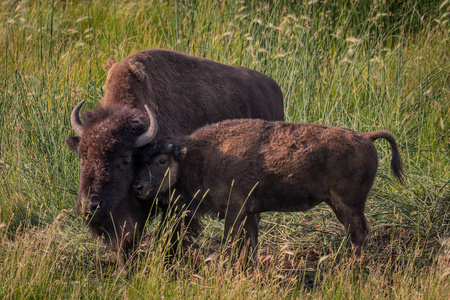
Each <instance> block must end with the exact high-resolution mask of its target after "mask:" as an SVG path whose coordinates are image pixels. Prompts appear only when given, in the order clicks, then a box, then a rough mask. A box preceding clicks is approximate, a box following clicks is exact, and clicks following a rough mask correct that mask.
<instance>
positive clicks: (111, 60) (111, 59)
mask: <svg viewBox="0 0 450 300" xmlns="http://www.w3.org/2000/svg"><path fill="white" fill-rule="evenodd" d="M115 63H116V60H115V59H114V56H110V57H109V59H108V61H107V62H106V63H105V64H104V65H103V66H102V68H103V70H105V71H107V70H109V69H111V67H112V65H113V64H115Z"/></svg>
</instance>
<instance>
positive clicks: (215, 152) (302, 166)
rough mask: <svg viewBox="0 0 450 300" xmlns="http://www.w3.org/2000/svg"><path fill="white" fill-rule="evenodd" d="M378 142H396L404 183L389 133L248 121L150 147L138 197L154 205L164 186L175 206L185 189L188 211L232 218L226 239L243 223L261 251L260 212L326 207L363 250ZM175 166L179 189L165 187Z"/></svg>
mask: <svg viewBox="0 0 450 300" xmlns="http://www.w3.org/2000/svg"><path fill="white" fill-rule="evenodd" d="M378 138H384V139H387V140H388V141H389V143H390V145H391V149H392V154H393V156H392V161H391V168H392V170H393V172H394V175H395V177H396V178H397V179H399V180H400V181H402V178H403V168H402V163H401V159H400V154H399V152H398V149H397V145H396V143H395V140H394V137H393V136H392V134H390V133H389V132H387V131H376V132H370V133H359V132H355V131H353V130H350V129H345V128H339V127H328V126H322V125H314V124H293V123H284V122H268V121H263V120H250V119H242V120H228V121H224V122H220V123H217V124H213V125H209V126H205V127H203V128H201V129H199V130H197V131H195V132H194V133H193V134H192V135H190V136H182V137H175V138H166V139H163V140H159V141H157V142H156V143H155V145H153V147H150V145H149V147H147V149H146V151H147V154H146V155H147V162H146V166H144V167H142V168H141V170H140V171H138V174H137V177H136V181H135V184H134V187H135V189H136V192H137V196H138V197H140V198H142V199H147V200H148V201H149V202H152V199H153V197H155V194H156V192H157V191H158V189H159V188H161V190H160V195H158V198H160V201H161V202H163V203H164V202H168V199H167V191H169V190H171V191H172V192H174V191H177V192H178V193H181V196H182V199H181V201H180V205H187V210H190V211H195V210H197V206H200V211H204V210H211V211H214V212H218V213H220V214H221V215H224V216H226V217H225V230H224V237H227V236H228V234H231V236H234V237H235V236H236V234H237V231H238V229H239V225H240V224H243V228H244V233H245V235H246V237H247V238H248V239H249V242H250V246H251V247H252V248H253V249H256V245H257V237H258V220H257V214H258V213H261V212H265V211H304V210H308V209H310V208H312V207H314V206H316V205H318V204H319V203H321V202H325V203H327V204H328V205H329V206H330V207H331V208H332V209H333V211H334V212H335V213H336V216H337V217H338V219H339V221H340V222H341V223H343V225H344V226H345V228H346V230H347V232H348V233H349V234H350V236H351V240H352V242H353V244H354V245H355V246H356V247H357V251H358V252H359V251H360V249H361V246H362V245H363V242H364V240H365V238H366V236H367V234H368V232H369V225H368V223H367V220H366V218H365V216H364V207H365V202H366V199H367V194H368V193H369V190H370V188H371V186H372V184H373V182H374V179H375V175H376V171H377V166H378V156H377V151H376V148H375V146H374V145H373V143H372V142H373V141H374V140H376V139H378ZM167 168H170V178H171V180H170V182H171V185H172V186H169V184H168V180H167V179H166V180H165V181H164V182H163V179H164V174H165V172H166V170H167ZM150 174H151V180H150V177H149V175H150ZM233 182H234V184H233ZM198 191H200V193H199V194H198V196H197V197H196V199H194V200H193V201H192V202H191V200H192V199H193V197H194V195H195V194H196V193H197V192H198ZM204 194H206V196H205V198H204V199H203V201H201V203H200V202H199V201H198V200H200V199H201V197H202V196H203V195H204ZM191 217H192V216H191ZM193 218H197V217H196V216H193ZM233 224H236V226H233Z"/></svg>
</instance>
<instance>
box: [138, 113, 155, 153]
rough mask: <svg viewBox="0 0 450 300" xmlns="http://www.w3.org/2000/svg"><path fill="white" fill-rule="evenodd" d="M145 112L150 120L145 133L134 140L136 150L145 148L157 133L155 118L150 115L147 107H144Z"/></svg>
mask: <svg viewBox="0 0 450 300" xmlns="http://www.w3.org/2000/svg"><path fill="white" fill-rule="evenodd" d="M145 110H146V111H147V114H148V117H149V118H150V125H149V126H148V129H147V131H146V132H144V133H143V134H141V135H140V136H138V138H137V139H136V147H137V148H140V147H142V146H145V145H147V144H148V143H150V142H151V141H153V139H154V138H155V136H156V133H157V132H158V123H157V122H156V119H155V116H154V115H153V114H152V112H151V111H150V108H148V106H147V105H145Z"/></svg>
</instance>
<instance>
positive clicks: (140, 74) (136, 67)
mask: <svg viewBox="0 0 450 300" xmlns="http://www.w3.org/2000/svg"><path fill="white" fill-rule="evenodd" d="M128 66H129V67H130V71H131V73H133V74H134V76H136V77H137V79H139V80H140V81H144V80H145V78H147V74H146V73H145V68H144V65H143V64H141V63H140V62H138V61H135V60H134V59H130V60H129V61H128Z"/></svg>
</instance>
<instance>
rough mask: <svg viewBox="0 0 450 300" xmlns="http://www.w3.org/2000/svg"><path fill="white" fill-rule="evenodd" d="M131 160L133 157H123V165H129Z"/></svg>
mask: <svg viewBox="0 0 450 300" xmlns="http://www.w3.org/2000/svg"><path fill="white" fill-rule="evenodd" d="M130 162H131V159H129V158H123V159H122V165H123V166H128V165H129V164H130Z"/></svg>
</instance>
